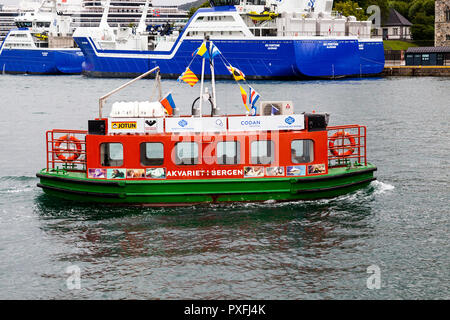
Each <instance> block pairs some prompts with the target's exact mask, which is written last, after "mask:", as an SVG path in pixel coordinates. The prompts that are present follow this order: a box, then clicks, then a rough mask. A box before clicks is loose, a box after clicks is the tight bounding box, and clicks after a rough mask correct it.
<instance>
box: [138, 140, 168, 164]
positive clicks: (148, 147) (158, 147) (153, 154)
mask: <svg viewBox="0 0 450 320" xmlns="http://www.w3.org/2000/svg"><path fill="white" fill-rule="evenodd" d="M140 148H141V164H142V165H143V166H160V165H162V164H163V163H164V145H163V144H162V143H160V142H146V143H141V147H140Z"/></svg>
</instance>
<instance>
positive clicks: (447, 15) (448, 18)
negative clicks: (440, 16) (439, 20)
mask: <svg viewBox="0 0 450 320" xmlns="http://www.w3.org/2000/svg"><path fill="white" fill-rule="evenodd" d="M445 21H447V22H449V21H450V10H449V9H447V10H445Z"/></svg>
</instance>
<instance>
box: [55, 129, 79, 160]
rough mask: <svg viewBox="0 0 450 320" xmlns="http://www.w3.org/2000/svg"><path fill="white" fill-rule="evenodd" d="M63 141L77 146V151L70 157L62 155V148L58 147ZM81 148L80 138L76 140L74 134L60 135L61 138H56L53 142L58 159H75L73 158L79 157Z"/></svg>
mask: <svg viewBox="0 0 450 320" xmlns="http://www.w3.org/2000/svg"><path fill="white" fill-rule="evenodd" d="M63 142H67V143H73V144H75V146H76V148H77V151H76V152H74V153H73V154H72V155H71V156H70V157H66V156H64V155H63V152H64V150H61V148H60V145H61V143H63ZM81 150H82V147H81V142H80V140H78V139H77V138H75V137H74V136H69V135H65V136H62V137H61V138H59V139H58V140H56V143H55V155H56V156H57V157H58V159H59V160H62V161H67V162H72V161H75V160H77V159H78V158H79V157H80V155H81Z"/></svg>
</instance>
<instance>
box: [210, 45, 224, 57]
mask: <svg viewBox="0 0 450 320" xmlns="http://www.w3.org/2000/svg"><path fill="white" fill-rule="evenodd" d="M219 54H222V52H220V50H219V48H217V47H216V45H215V44H214V43H213V44H212V47H211V58H212V59H214V58H215V57H217V56H218V55H219Z"/></svg>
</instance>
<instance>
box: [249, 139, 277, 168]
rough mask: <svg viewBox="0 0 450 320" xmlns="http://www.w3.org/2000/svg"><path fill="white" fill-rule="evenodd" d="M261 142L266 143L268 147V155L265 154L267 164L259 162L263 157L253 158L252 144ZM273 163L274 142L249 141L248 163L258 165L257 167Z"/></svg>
mask: <svg viewBox="0 0 450 320" xmlns="http://www.w3.org/2000/svg"><path fill="white" fill-rule="evenodd" d="M261 142H266V143H267V144H266V146H269V145H270V150H269V148H267V151H268V154H267V159H268V160H269V161H268V162H265V161H261V160H260V159H261V158H263V156H259V155H258V156H256V157H254V156H253V145H254V143H261ZM257 149H258V150H260V148H257ZM269 151H270V152H269ZM274 162H275V142H274V141H273V140H253V141H250V163H251V164H258V165H266V164H272V163H274Z"/></svg>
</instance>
